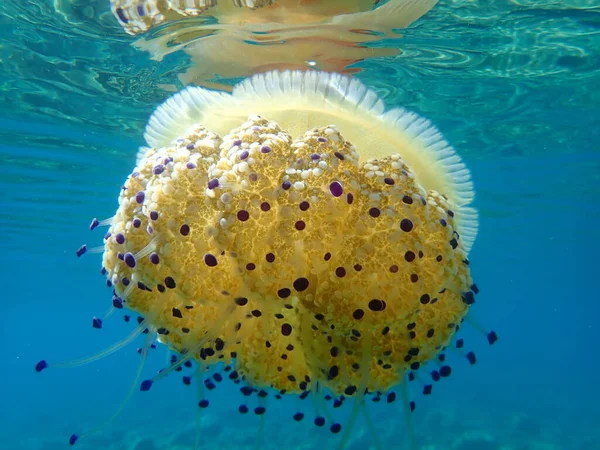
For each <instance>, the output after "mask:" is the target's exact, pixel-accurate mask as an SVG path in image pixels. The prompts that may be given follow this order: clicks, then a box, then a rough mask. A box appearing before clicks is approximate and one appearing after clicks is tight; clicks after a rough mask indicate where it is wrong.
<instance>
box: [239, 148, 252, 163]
mask: <svg viewBox="0 0 600 450" xmlns="http://www.w3.org/2000/svg"><path fill="white" fill-rule="evenodd" d="M248 156H250V153H248V151H247V150H244V151H243V152H242V153H240V159H241V160H242V161H243V160H244V159H247V158H248Z"/></svg>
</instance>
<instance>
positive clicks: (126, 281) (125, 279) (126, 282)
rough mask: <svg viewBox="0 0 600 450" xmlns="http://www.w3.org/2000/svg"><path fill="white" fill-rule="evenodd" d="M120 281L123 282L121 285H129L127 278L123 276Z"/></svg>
mask: <svg viewBox="0 0 600 450" xmlns="http://www.w3.org/2000/svg"><path fill="white" fill-rule="evenodd" d="M121 283H123V286H129V278H127V277H123V279H122V280H121Z"/></svg>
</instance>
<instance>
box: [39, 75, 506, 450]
mask: <svg viewBox="0 0 600 450" xmlns="http://www.w3.org/2000/svg"><path fill="white" fill-rule="evenodd" d="M145 139H146V143H147V146H146V147H143V148H141V149H140V151H139V153H138V155H137V163H136V167H135V169H134V170H133V171H132V173H131V175H129V176H128V178H127V180H126V181H125V183H124V185H123V187H122V189H121V190H120V193H119V197H118V204H119V206H118V209H117V212H116V214H115V215H114V216H113V217H112V218H110V219H107V220H105V221H102V222H100V221H98V220H96V219H94V220H93V221H92V224H91V226H90V228H91V229H96V228H98V227H99V226H101V225H105V226H108V232H107V233H106V234H105V235H104V246H103V247H101V250H102V251H103V258H102V271H103V273H104V274H105V275H106V278H107V284H108V285H109V286H110V288H111V289H112V292H113V295H112V305H113V307H114V308H117V309H123V308H127V309H129V310H131V311H134V312H136V313H138V314H139V315H140V318H139V320H138V323H139V325H138V327H137V328H136V329H135V330H134V331H133V332H132V335H131V336H129V337H128V338H126V339H125V340H124V341H123V342H121V343H117V344H115V345H114V346H112V347H110V348H109V349H108V350H107V351H105V352H102V353H101V354H99V355H95V356H93V357H91V358H88V359H86V360H83V361H80V362H78V363H81V362H83V363H86V362H90V361H93V360H95V359H97V358H98V357H101V356H104V355H106V354H108V353H111V352H113V351H115V350H117V349H118V348H121V347H122V346H124V345H125V344H126V343H128V342H130V341H131V340H133V338H134V337H136V336H138V335H140V334H142V333H143V332H147V333H148V336H149V338H147V339H148V340H147V341H146V345H145V346H144V349H143V350H142V354H143V357H145V355H146V353H147V350H148V348H149V346H150V345H152V342H153V339H154V336H156V337H157V340H158V342H159V343H161V344H162V345H164V346H166V347H167V348H168V349H170V350H171V351H173V352H175V353H176V354H177V355H178V356H177V357H176V358H174V359H173V360H172V363H171V365H169V366H168V367H167V368H165V370H163V371H162V372H160V373H159V374H158V375H156V376H154V377H153V378H147V379H144V380H141V378H139V377H140V376H141V375H140V374H141V372H142V371H141V369H140V371H139V372H138V379H137V381H136V386H138V385H139V389H140V390H141V391H149V390H151V388H152V386H153V385H154V384H155V383H156V382H158V381H159V380H161V379H162V378H164V377H166V376H167V375H169V374H173V372H174V371H176V370H178V369H180V368H181V367H186V366H189V365H190V364H191V363H192V362H193V363H194V364H196V365H197V366H198V367H199V368H200V370H198V371H197V372H196V374H197V376H198V377H199V378H200V380H199V382H200V383H202V377H203V374H204V373H205V371H206V370H210V369H211V368H212V369H214V370H221V369H215V368H218V367H221V368H222V367H224V369H222V370H225V371H228V372H229V373H230V377H231V374H234V377H233V378H232V379H235V380H236V381H238V382H240V383H242V384H243V386H242V388H241V389H242V393H243V394H244V399H245V401H246V403H242V405H240V406H239V411H240V412H241V413H246V412H248V411H249V407H248V405H247V402H248V398H249V397H252V396H254V397H256V399H257V400H256V403H255V405H256V406H255V408H254V412H255V414H257V415H261V416H262V415H264V414H267V404H266V397H269V396H271V397H273V396H275V397H276V398H278V397H281V396H283V395H285V396H298V397H300V398H301V399H303V398H306V397H307V396H309V395H312V396H313V397H314V398H315V399H316V400H315V402H314V405H315V406H314V410H312V411H311V410H310V409H309V410H294V411H290V419H293V420H297V421H300V420H302V419H303V418H304V416H305V414H313V415H314V418H313V420H314V423H315V425H316V426H329V428H330V430H331V432H332V433H334V434H338V433H341V435H340V437H339V447H338V448H339V449H343V448H345V447H346V445H347V443H348V442H349V440H350V439H351V430H352V428H353V424H354V423H355V421H356V419H357V416H358V415H359V414H361V413H366V412H367V408H366V406H365V399H366V398H367V397H368V396H373V397H374V398H377V399H381V398H385V399H386V400H387V402H389V403H392V402H393V401H394V400H395V399H396V395H397V393H398V394H399V395H400V396H401V397H402V404H403V405H404V410H405V412H406V413H407V415H408V417H410V412H411V411H412V410H414V409H415V405H416V403H415V401H414V400H412V399H411V397H410V395H411V391H412V389H410V390H409V389H408V383H409V382H410V381H415V380H416V381H417V382H420V383H422V384H423V386H422V390H423V394H425V395H428V394H430V393H431V392H432V387H433V383H434V382H437V381H439V380H440V379H442V378H445V377H448V376H449V375H450V374H451V366H450V365H449V362H448V360H447V359H446V355H445V349H447V348H448V347H452V348H455V349H456V350H457V351H458V352H459V353H460V354H462V356H463V357H464V358H465V360H466V361H467V362H468V363H470V364H474V363H475V362H476V357H475V354H474V353H473V352H472V351H468V352H467V351H466V350H464V341H463V339H460V338H457V337H456V334H457V332H458V330H459V328H460V326H461V323H462V322H463V320H464V319H465V317H466V315H467V313H468V312H469V310H470V308H471V306H472V305H473V304H474V303H475V295H476V294H478V292H479V288H478V287H477V285H476V284H475V283H474V282H473V279H472V277H471V274H470V266H469V259H468V254H469V251H470V249H471V248H472V246H473V244H474V242H475V238H476V235H477V230H478V214H477V211H476V209H475V208H474V207H473V205H472V202H473V200H474V195H475V193H474V187H473V183H472V181H471V176H470V173H469V171H468V169H467V167H466V166H465V164H464V163H463V162H462V160H461V158H460V157H459V156H458V155H457V154H456V152H455V151H454V150H453V149H452V147H451V146H450V145H449V144H448V142H447V141H446V140H445V139H444V138H443V136H442V135H441V133H440V132H439V131H438V130H437V129H436V128H435V127H434V126H433V125H432V123H431V122H430V121H428V120H426V119H424V118H421V117H420V116H418V115H417V114H415V113H413V112H410V111H407V110H405V109H402V108H393V109H387V110H386V107H385V105H384V103H383V101H382V100H381V99H380V98H379V97H378V96H377V94H376V93H375V92H374V91H372V90H371V89H369V88H367V87H366V86H365V85H364V84H363V83H362V82H360V81H359V80H357V79H352V78H349V77H346V76H344V75H340V74H330V73H326V72H318V71H309V72H305V71H284V72H279V71H272V72H267V73H264V74H258V75H255V76H253V77H251V78H249V79H247V80H245V81H243V82H241V83H240V84H238V85H236V86H235V88H234V89H233V92H232V93H231V94H229V93H223V92H218V91H213V90H208V89H204V88H200V87H188V88H186V89H185V90H183V91H181V92H180V93H178V94H175V95H174V96H172V97H171V98H169V99H168V100H167V101H166V102H165V103H164V104H162V105H161V106H159V107H158V108H157V110H156V111H155V112H154V114H153V115H152V117H151V118H150V120H149V122H148V125H147V127H146V131H145ZM86 252H87V247H86V246H83V247H81V248H80V249H79V250H78V251H77V255H78V256H83V254H84V253H86ZM127 317H129V316H127ZM92 324H93V326H95V327H96V328H100V327H101V326H102V319H101V318H94V320H93V323H92ZM486 333H487V339H488V342H489V343H490V344H492V343H494V342H495V341H496V339H497V336H496V334H495V332H493V331H490V332H486ZM60 365H61V364H58V366H60ZM66 365H72V364H69V363H67V364H66ZM49 366H52V364H48V363H47V362H46V361H45V360H43V361H40V362H39V363H38V365H37V366H36V370H38V371H42V370H44V369H46V368H47V367H49ZM430 378H431V379H432V380H433V382H431V381H430ZM140 381H141V382H140ZM204 381H206V380H204ZM184 382H185V383H186V384H189V382H190V377H187V378H186V377H184ZM327 399H331V400H332V401H334V402H343V401H346V402H352V409H351V414H350V417H349V419H348V422H347V423H345V424H342V423H338V422H336V421H335V417H334V416H333V415H332V414H330V413H329V412H327V411H328V405H327V401H326V400H327ZM198 404H199V407H201V408H205V407H207V406H208V405H209V400H208V398H201V399H199V403H198ZM77 437H78V436H77V435H74V437H72V441H73V442H75V441H76V440H77ZM411 445H413V448H414V443H412V444H411Z"/></svg>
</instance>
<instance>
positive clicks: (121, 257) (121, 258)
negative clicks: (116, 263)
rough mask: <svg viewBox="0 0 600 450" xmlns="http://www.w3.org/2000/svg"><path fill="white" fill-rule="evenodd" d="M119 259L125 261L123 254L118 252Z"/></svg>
mask: <svg viewBox="0 0 600 450" xmlns="http://www.w3.org/2000/svg"><path fill="white" fill-rule="evenodd" d="M117 259H120V260H121V261H125V255H123V253H121V252H117Z"/></svg>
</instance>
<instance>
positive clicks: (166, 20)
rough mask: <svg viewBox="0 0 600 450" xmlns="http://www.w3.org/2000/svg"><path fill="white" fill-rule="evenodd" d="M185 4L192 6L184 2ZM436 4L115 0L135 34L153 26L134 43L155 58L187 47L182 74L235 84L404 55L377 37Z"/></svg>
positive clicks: (413, 0)
mask: <svg viewBox="0 0 600 450" xmlns="http://www.w3.org/2000/svg"><path fill="white" fill-rule="evenodd" d="M182 3H183V4H185V5H186V7H185V8H184V7H180V6H179V5H181V4H182ZM436 3H437V0H389V1H388V2H387V3H384V2H381V3H380V2H378V1H373V0H304V1H302V0H301V1H298V0H263V1H261V0H257V1H251V0H239V1H237V0H235V1H234V0H220V1H218V2H217V1H216V0H206V1H200V0H197V1H193V2H181V1H178V0H169V1H163V2H156V1H152V0H147V1H143V2H139V1H130V0H111V8H112V11H113V13H114V14H115V16H116V17H117V19H118V20H119V22H120V23H121V25H122V26H123V28H124V29H125V31H127V32H128V33H129V34H134V35H136V34H140V33H144V32H146V31H148V30H152V32H150V33H148V34H147V35H146V36H144V37H143V38H141V39H139V40H138V41H137V42H136V43H135V44H134V45H135V46H136V47H138V48H140V49H143V50H146V51H148V52H149V53H150V54H151V55H152V58H153V59H156V60H162V58H164V57H165V56H166V55H168V54H170V53H173V52H176V51H179V50H184V51H185V52H186V53H188V54H189V55H190V57H191V60H192V66H191V67H190V68H189V69H188V70H187V71H186V72H185V73H184V74H181V75H180V80H181V82H182V83H183V84H184V85H187V84H192V83H193V84H197V85H201V86H205V87H212V88H218V89H225V90H231V86H230V85H228V84H226V83H225V81H226V80H232V79H237V78H242V77H247V76H250V75H253V74H255V73H262V72H266V71H270V70H292V69H300V70H302V69H307V68H313V69H319V70H324V71H328V72H337V73H345V74H351V73H355V72H358V71H359V70H360V69H359V68H357V67H350V66H352V65H353V64H355V63H357V62H360V61H362V60H364V59H367V58H374V57H383V56H394V55H396V54H398V52H399V50H398V49H396V48H389V47H382V46H373V45H372V44H374V43H377V42H379V41H381V40H382V39H383V38H385V37H387V36H391V35H393V34H392V31H393V29H398V28H405V27H407V26H409V25H410V24H411V23H413V22H414V21H416V20H417V19H419V18H420V17H421V16H423V15H424V14H425V13H427V12H428V11H429V10H430V9H431V8H432V7H433V6H434V5H435V4H436ZM190 4H193V6H189V5H190ZM375 6H377V7H376V8H375V9H373V8H374V7H375ZM157 25H161V26H160V27H157ZM155 27H156V28H155ZM217 77H218V79H217ZM219 80H220V81H219Z"/></svg>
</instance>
